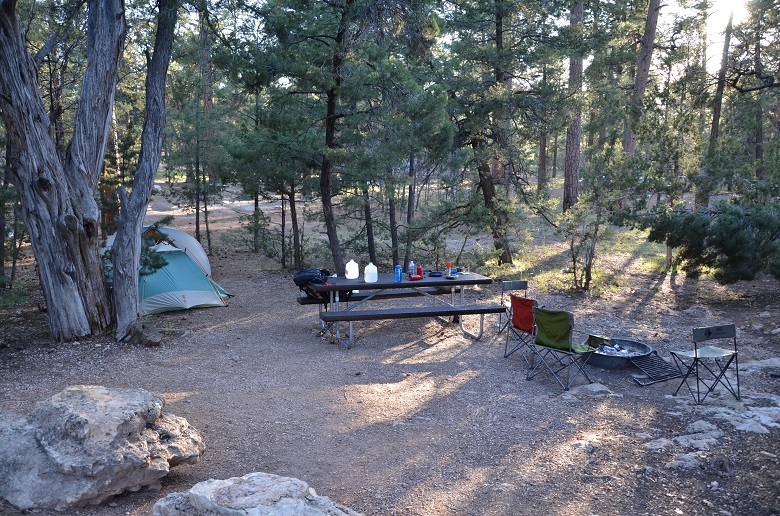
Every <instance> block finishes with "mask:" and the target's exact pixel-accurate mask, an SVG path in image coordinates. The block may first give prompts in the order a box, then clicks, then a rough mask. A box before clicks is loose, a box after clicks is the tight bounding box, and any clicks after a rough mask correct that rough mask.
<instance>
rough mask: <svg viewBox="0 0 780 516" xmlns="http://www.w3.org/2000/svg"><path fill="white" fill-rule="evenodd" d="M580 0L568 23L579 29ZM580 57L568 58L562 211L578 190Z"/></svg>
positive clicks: (580, 121)
mask: <svg viewBox="0 0 780 516" xmlns="http://www.w3.org/2000/svg"><path fill="white" fill-rule="evenodd" d="M584 10H585V9H584V6H583V3H582V2H581V1H579V2H577V3H576V4H575V5H574V6H573V7H572V9H571V17H570V19H569V25H570V26H571V27H572V29H574V30H579V28H580V27H581V26H582V21H583V19H584V17H585V13H584ZM581 93H582V57H581V56H572V57H571V58H569V95H571V96H572V97H573V99H574V109H573V113H572V119H571V123H570V124H569V127H568V128H567V129H566V157H565V160H564V165H563V211H566V210H568V209H569V208H571V207H572V206H574V205H575V204H577V198H578V197H579V191H580V185H579V183H580V144H581V141H582V106H581V105H580V95H581Z"/></svg>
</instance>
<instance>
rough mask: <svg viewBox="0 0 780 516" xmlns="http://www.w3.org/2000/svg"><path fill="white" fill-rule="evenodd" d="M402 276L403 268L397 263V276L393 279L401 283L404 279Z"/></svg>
mask: <svg viewBox="0 0 780 516" xmlns="http://www.w3.org/2000/svg"><path fill="white" fill-rule="evenodd" d="M402 276H403V271H402V270H401V266H400V265H396V266H395V277H394V278H393V279H394V280H395V282H396V283H401V280H402V279H403V278H402Z"/></svg>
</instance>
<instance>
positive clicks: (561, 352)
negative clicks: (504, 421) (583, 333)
mask: <svg viewBox="0 0 780 516" xmlns="http://www.w3.org/2000/svg"><path fill="white" fill-rule="evenodd" d="M533 310H534V339H533V341H532V342H531V344H530V346H529V347H530V349H531V354H530V355H531V356H530V365H529V369H528V375H527V376H526V379H527V380H530V379H531V378H533V377H534V376H536V375H537V374H539V372H541V371H544V370H545V369H546V370H547V371H549V372H550V373H552V375H553V377H555V379H556V380H557V381H558V383H559V384H560V385H561V387H563V390H564V391H568V390H569V387H571V385H572V383H574V380H575V379H576V378H577V376H579V375H580V374H582V375H583V376H584V377H585V379H586V380H588V383H592V380H591V379H590V377H589V376H588V374H587V373H586V372H585V370H584V369H583V366H584V365H585V364H586V363H587V361H588V358H589V357H590V352H592V351H595V348H593V347H591V346H589V345H588V344H575V343H573V342H572V340H571V339H572V332H573V330H574V315H573V314H572V313H571V312H564V311H560V310H545V309H544V308H539V307H534V309H533ZM542 365H543V366H544V367H543V368H542V367H541V366H542ZM564 373H565V374H564ZM564 380H565V381H564Z"/></svg>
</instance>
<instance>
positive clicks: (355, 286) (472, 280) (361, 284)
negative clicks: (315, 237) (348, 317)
mask: <svg viewBox="0 0 780 516" xmlns="http://www.w3.org/2000/svg"><path fill="white" fill-rule="evenodd" d="M491 283H493V280H492V279H491V278H488V277H487V276H483V275H481V274H477V273H474V272H470V273H468V274H463V273H458V274H456V275H455V276H454V277H453V278H452V279H447V278H446V277H444V276H434V277H431V276H429V273H425V274H424V275H423V278H422V279H420V280H415V281H412V280H410V279H409V276H408V275H407V274H404V275H403V278H402V280H401V281H400V282H396V281H395V275H393V274H379V275H378V278H377V281H376V282H374V283H366V282H365V281H364V280H363V277H362V276H361V277H358V278H356V279H347V278H344V277H335V278H334V277H330V278H328V282H327V283H317V284H311V285H310V286H311V288H312V289H314V290H316V291H317V292H335V291H343V290H369V289H371V290H380V289H397V288H420V287H439V288H450V287H456V286H465V285H490V284H491Z"/></svg>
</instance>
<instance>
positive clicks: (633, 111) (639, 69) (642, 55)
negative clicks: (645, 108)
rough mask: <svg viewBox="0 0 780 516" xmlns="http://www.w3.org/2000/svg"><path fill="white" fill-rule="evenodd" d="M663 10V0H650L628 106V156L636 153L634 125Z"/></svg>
mask: <svg viewBox="0 0 780 516" xmlns="http://www.w3.org/2000/svg"><path fill="white" fill-rule="evenodd" d="M660 10H661V0H650V3H649V5H648V8H647V19H646V20H645V33H644V35H643V36H642V48H641V50H640V51H639V58H638V59H637V62H636V78H635V80H634V91H633V93H632V94H631V103H630V104H629V106H628V124H627V125H626V132H625V134H624V136H623V152H625V153H626V154H627V155H628V156H633V155H634V153H636V147H637V143H638V140H637V136H636V134H635V133H634V130H633V126H635V125H636V124H637V122H639V120H640V118H642V98H643V97H644V96H645V91H646V90H647V80H648V78H649V77H650V65H651V64H652V57H653V45H654V42H655V29H656V27H657V26H658V14H659V12H660Z"/></svg>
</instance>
